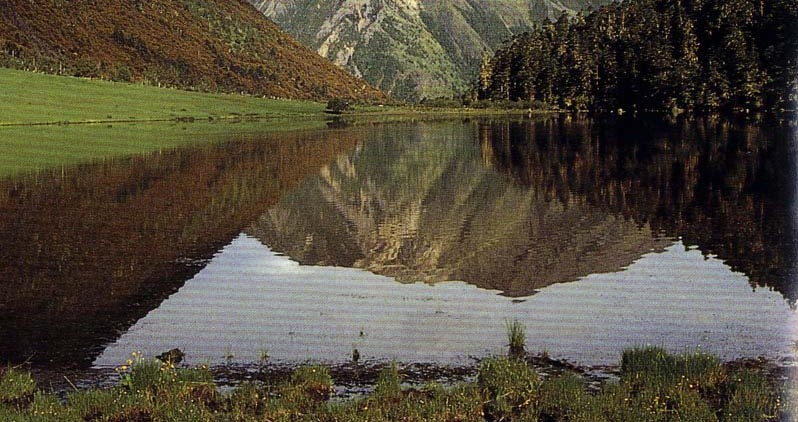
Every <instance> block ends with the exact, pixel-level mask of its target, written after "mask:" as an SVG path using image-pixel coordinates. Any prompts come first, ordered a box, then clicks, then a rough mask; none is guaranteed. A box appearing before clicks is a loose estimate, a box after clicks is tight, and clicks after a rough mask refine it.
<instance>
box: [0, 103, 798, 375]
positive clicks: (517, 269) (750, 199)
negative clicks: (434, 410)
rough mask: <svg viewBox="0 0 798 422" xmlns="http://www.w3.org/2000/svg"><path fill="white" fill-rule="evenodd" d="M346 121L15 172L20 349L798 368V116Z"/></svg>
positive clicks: (73, 364)
mask: <svg viewBox="0 0 798 422" xmlns="http://www.w3.org/2000/svg"><path fill="white" fill-rule="evenodd" d="M330 126H331V128H330V129H327V130H318V131H309V132H296V133H287V134H286V133H283V134H272V135H260V134H258V133H257V131H255V132H252V131H246V132H244V131H237V130H236V127H235V126H234V125H231V128H230V136H229V139H226V140H224V141H219V142H214V143H211V144H202V143H200V144H195V145H194V146H192V147H186V148H181V149H173V150H166V151H161V152H158V153H153V154H147V155H142V156H135V157H130V158H125V159H115V160H105V161H102V162H97V163H91V164H84V165H80V166H75V167H69V168H64V169H58V170H53V171H46V172H40V173H36V174H26V175H20V176H13V177H8V178H6V179H5V180H2V181H0V270H1V271H0V338H2V339H3V340H2V343H0V361H4V362H9V363H19V362H23V361H29V362H32V363H33V364H34V365H35V366H41V367H51V368H61V367H69V368H91V367H94V368H106V367H114V366H116V365H120V364H122V363H123V362H124V361H125V360H126V359H127V358H128V357H129V356H130V353H131V352H132V351H142V352H143V353H144V355H145V356H155V355H157V354H159V353H162V352H164V351H166V350H169V349H171V348H175V347H178V348H180V349H182V350H183V351H184V352H185V353H186V361H187V362H188V363H210V364H224V363H230V362H235V363H238V364H242V365H243V364H252V363H256V362H257V361H258V360H259V358H260V356H261V354H262V353H264V352H267V353H268V355H269V359H270V362H274V363H280V364H287V365H293V364H297V363H301V362H304V361H307V360H313V361H318V362H323V363H329V364H339V363H343V362H347V361H349V360H351V355H352V350H353V349H357V350H358V351H359V353H360V354H361V356H362V359H364V360H367V361H374V362H385V361H391V360H396V361H400V362H428V363H432V364H440V365H467V364H470V363H473V361H474V360H475V359H479V358H481V357H485V356H488V355H493V354H502V353H506V349H507V344H506V343H507V339H506V334H505V325H506V324H507V322H508V321H513V320H518V321H519V322H521V323H522V324H523V325H524V326H525V327H526V333H527V344H526V347H527V350H528V351H530V352H532V353H542V352H545V353H547V354H548V355H549V356H550V357H552V358H555V359H563V360H567V361H569V362H572V363H574V364H578V365H585V366H593V365H611V364H616V363H617V362H618V360H619V358H620V353H621V351H622V350H623V349H625V348H629V347H634V346H644V345H654V346H662V347H665V348H666V349H668V350H670V351H674V352H683V351H693V350H701V351H705V352H710V353H713V354H716V355H718V356H720V357H721V358H722V359H725V360H733V359H738V358H746V357H759V356H763V357H767V358H769V359H772V360H775V361H777V362H781V363H783V364H785V365H786V364H791V363H792V362H793V361H794V357H793V356H794V352H795V347H796V341H798V315H796V306H795V304H796V299H798V287H797V286H796V283H795V280H796V273H797V269H798V268H797V267H796V257H797V256H796V255H797V254H798V241H797V240H796V239H798V226H797V225H796V216H798V214H797V213H796V209H795V207H794V202H795V197H796V193H795V186H796V183H795V182H796V177H797V175H796V139H795V133H796V128H795V125H794V124H792V123H790V122H771V121H764V122H762V121H759V122H745V121H729V120H722V119H714V118H695V119H665V118H653V119H634V118H628V119H627V118H623V119H604V120H600V119H590V118H586V117H575V116H545V117H532V118H496V119H489V118H471V119H460V120H441V121H419V122H415V121H413V122H402V123H390V124H359V125H352V126H349V125H346V124H341V123H338V124H334V125H330ZM64 130H65V131H69V128H65V129H64ZM67 135H68V134H67ZM67 135H65V136H67ZM76 142H79V140H76Z"/></svg>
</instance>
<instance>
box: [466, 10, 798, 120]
mask: <svg viewBox="0 0 798 422" xmlns="http://www.w3.org/2000/svg"><path fill="white" fill-rule="evenodd" d="M796 54H798V2H796V1H795V0H629V1H626V2H623V3H616V4H613V5H609V6H605V7H602V8H600V9H599V10H597V11H595V12H593V13H591V14H589V15H587V16H581V15H580V16H577V17H573V18H571V17H567V16H562V17H561V18H560V19H559V20H557V21H556V22H555V23H552V24H550V25H546V26H544V27H542V28H540V29H538V30H535V31H532V32H529V33H525V34H523V35H520V36H517V37H515V38H514V39H513V41H512V42H511V43H509V44H508V45H507V46H505V47H503V48H502V49H500V50H499V51H498V52H497V53H496V55H495V56H494V57H493V59H492V60H490V61H489V62H486V63H484V64H483V67H482V71H481V73H480V77H479V81H478V82H477V86H476V92H475V93H474V94H475V95H474V96H475V97H478V98H481V99H493V100H513V101H519V100H520V101H540V102H544V103H547V104H549V105H553V106H559V107H562V108H568V109H591V110H605V111H608V110H616V109H624V110H627V111H636V110H640V111H644V110H657V111H662V110H679V109H688V110H735V109H736V110H778V109H782V108H793V107H794V106H795V103H796V99H797V97H798V82H796V75H797V74H798V72H797V71H798V66H796V62H797V60H796Z"/></svg>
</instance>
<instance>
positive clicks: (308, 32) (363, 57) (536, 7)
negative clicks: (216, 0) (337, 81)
mask: <svg viewBox="0 0 798 422" xmlns="http://www.w3.org/2000/svg"><path fill="white" fill-rule="evenodd" d="M249 1H250V3H253V4H254V5H255V6H256V7H257V8H258V9H259V10H261V11H262V12H263V13H264V14H265V15H266V16H268V17H269V18H271V19H273V20H274V21H275V22H277V23H278V24H280V25H281V26H283V27H284V28H286V30H287V31H288V32H290V33H292V34H293V35H294V36H296V37H297V39H299V40H300V41H301V42H303V43H305V45H308V46H310V47H311V48H313V49H316V51H318V52H319V54H321V55H322V56H324V57H327V58H328V59H330V60H332V61H333V62H335V63H336V64H338V65H339V66H342V67H345V68H347V69H349V70H350V71H351V72H352V73H353V74H355V75H357V76H362V77H363V78H364V79H365V80H366V81H368V82H370V83H372V84H373V85H375V86H378V87H380V88H381V89H383V90H384V91H386V92H388V93H391V94H392V95H394V96H397V97H399V98H404V99H409V100H419V99H421V98H424V97H427V98H433V97H439V96H451V95H452V94H455V93H459V92H462V91H463V90H464V89H465V88H466V87H467V86H468V85H469V82H470V81H472V80H473V79H474V78H475V76H476V74H477V71H478V69H479V65H480V62H481V59H482V57H483V55H485V54H491V53H492V52H493V51H494V50H495V49H496V48H497V47H498V46H499V45H500V44H501V43H502V42H503V41H504V40H506V39H508V38H510V37H511V36H512V35H513V34H517V33H520V32H524V31H527V30H529V29H531V28H532V27H533V25H535V23H538V22H540V21H542V20H544V19H553V18H556V17H557V16H559V15H560V14H561V13H563V12H567V13H573V12H575V11H577V10H585V9H590V8H593V7H596V6H598V5H600V4H603V3H607V2H608V1H606V0H332V1H327V0H325V1H321V0H249Z"/></svg>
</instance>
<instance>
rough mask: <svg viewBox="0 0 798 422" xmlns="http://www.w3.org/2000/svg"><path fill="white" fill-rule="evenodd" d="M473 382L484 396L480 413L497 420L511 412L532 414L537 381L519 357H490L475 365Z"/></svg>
mask: <svg viewBox="0 0 798 422" xmlns="http://www.w3.org/2000/svg"><path fill="white" fill-rule="evenodd" d="M477 384H478V385H479V387H480V388H481V389H482V392H483V395H484V396H485V398H486V402H485V406H484V412H485V414H486V415H488V416H489V417H490V418H494V419H495V420H501V419H504V418H508V417H511V416H512V415H520V414H524V415H525V417H529V416H531V414H534V413H535V412H534V410H533V407H534V406H533V405H534V403H535V401H536V399H537V390H538V387H539V386H540V381H539V378H538V375H537V373H536V372H535V371H534V370H533V369H532V368H530V367H529V365H528V364H527V363H526V362H524V361H522V360H520V359H508V358H491V359H486V360H484V361H483V362H482V364H481V365H480V367H479V375H478V377H477Z"/></svg>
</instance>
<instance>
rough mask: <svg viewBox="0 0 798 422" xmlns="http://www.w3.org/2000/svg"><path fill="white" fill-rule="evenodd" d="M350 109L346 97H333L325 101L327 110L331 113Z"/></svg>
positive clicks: (350, 106)
mask: <svg viewBox="0 0 798 422" xmlns="http://www.w3.org/2000/svg"><path fill="white" fill-rule="evenodd" d="M351 109H352V105H351V103H350V101H349V100H348V99H344V98H333V99H331V100H330V101H328V102H327V112H328V113H331V114H341V113H343V112H345V111H349V110H351Z"/></svg>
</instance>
